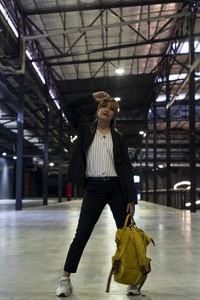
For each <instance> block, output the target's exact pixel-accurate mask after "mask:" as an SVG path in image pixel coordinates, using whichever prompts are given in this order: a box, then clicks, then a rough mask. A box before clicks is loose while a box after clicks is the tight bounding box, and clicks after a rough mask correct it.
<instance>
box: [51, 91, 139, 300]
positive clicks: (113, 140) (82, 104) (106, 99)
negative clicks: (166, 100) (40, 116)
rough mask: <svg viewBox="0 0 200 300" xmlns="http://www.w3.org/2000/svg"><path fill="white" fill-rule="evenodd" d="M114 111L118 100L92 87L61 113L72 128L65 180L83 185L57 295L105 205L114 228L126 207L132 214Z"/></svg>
mask: <svg viewBox="0 0 200 300" xmlns="http://www.w3.org/2000/svg"><path fill="white" fill-rule="evenodd" d="M95 111H96V120H94V114H95ZM117 112H118V103H117V102H116V101H115V100H113V99H111V98H110V96H109V95H108V94H107V93H106V92H96V93H93V94H92V96H89V97H88V98H86V99H81V100H78V101H75V102H73V103H72V104H70V105H68V107H67V118H68V120H69V122H70V123H71V125H72V126H73V127H74V129H75V130H76V131H77V132H78V139H77V141H76V145H74V149H73V155H72V158H71V161H70V165H69V169H68V180H69V181H70V182H71V183H74V184H78V185H80V186H83V187H84V189H85V190H84V197H83V203H82V207H81V212H80V217H79V223H78V227H77V231H76V234H75V237H74V240H73V242H72V244H71V246H70V248H69V252H68V255H67V258H66V262H65V266H64V273H63V277H62V278H61V280H59V282H58V283H59V286H58V288H57V290H56V295H57V296H60V297H62V296H69V295H70V294H71V293H72V285H71V281H70V274H71V273H75V272H76V270H77V267H78V264H79V261H80V258H81V255H82V253H83V250H84V248H85V245H86V243H87V241H88V239H89V237H90V235H91V233H92V230H93V228H94V226H95V224H96V222H97V221H98V219H99V217H100V214H101V212H102V210H103V208H104V207H105V205H106V204H108V205H109V206H110V208H111V210H112V213H113V217H114V219H115V222H116V226H117V228H121V227H123V224H124V220H125V217H126V214H127V213H130V214H131V215H134V211H135V206H134V204H135V203H136V202H137V197H136V191H135V188H134V183H133V171H132V166H131V163H130V160H129V156H128V151H127V147H126V145H125V141H124V137H123V135H122V134H121V133H120V132H119V131H118V130H117V129H116V128H115V119H116V116H117ZM92 117H93V118H92ZM77 170H78V171H77Z"/></svg>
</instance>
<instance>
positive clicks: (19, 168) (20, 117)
mask: <svg viewBox="0 0 200 300" xmlns="http://www.w3.org/2000/svg"><path fill="white" fill-rule="evenodd" d="M18 82H19V92H18V111H17V153H16V156H17V162H16V188H15V192H16V194H15V197H16V203H15V209H16V210H22V187H23V130H24V75H19V80H18Z"/></svg>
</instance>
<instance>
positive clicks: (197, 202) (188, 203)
mask: <svg viewBox="0 0 200 300" xmlns="http://www.w3.org/2000/svg"><path fill="white" fill-rule="evenodd" d="M195 203H196V204H197V205H198V204H200V200H196V201H195ZM191 205H192V204H191V202H186V203H185V206H186V207H189V206H191Z"/></svg>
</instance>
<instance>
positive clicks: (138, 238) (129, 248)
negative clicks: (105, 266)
mask: <svg viewBox="0 0 200 300" xmlns="http://www.w3.org/2000/svg"><path fill="white" fill-rule="evenodd" d="M130 217H131V224H130V225H129V226H127V224H128V220H129V218H130ZM115 241H116V244H117V249H116V252H115V255H114V256H113V257H112V269H111V271H110V275H109V278H108V284H107V288H106V292H109V289H110V281H111V278H112V274H114V280H115V281H116V282H119V283H122V284H127V285H133V286H138V294H141V292H140V289H141V287H142V286H143V284H144V282H145V280H146V278H147V275H148V273H149V272H151V266H150V261H151V259H150V258H148V257H146V252H147V246H148V244H149V243H150V242H152V243H153V245H154V246H155V244H154V241H153V239H152V238H150V237H149V236H148V235H147V234H146V233H145V232H144V231H143V230H141V229H139V228H138V227H137V226H136V224H135V222H134V220H133V217H132V216H130V215H127V217H126V220H125V223H124V227H123V228H122V229H118V230H117V232H116V239H115Z"/></svg>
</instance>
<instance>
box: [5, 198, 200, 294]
mask: <svg viewBox="0 0 200 300" xmlns="http://www.w3.org/2000/svg"><path fill="white" fill-rule="evenodd" d="M1 203H2V201H1ZM80 204H81V201H80V200H74V201H71V202H64V203H61V204H50V205H49V206H48V207H42V206H35V205H34V206H31V207H28V205H26V207H25V208H24V210H23V211H18V212H16V211H14V210H12V209H9V207H8V206H9V205H8V204H7V205H5V204H4V205H3V206H1V204H0V206H1V209H0V299H1V300H32V299H34V300H47V299H48V300H50V299H58V298H57V297H56V296H55V289H56V281H57V280H58V279H59V278H60V275H61V273H62V268H63V264H64V261H65V257H66V252H67V249H68V246H69V244H70V242H71V240H72V238H73V236H74V233H75V230H76V225H77V221H78V215H79V210H80ZM199 217H200V213H199V211H198V212H197V213H194V214H191V213H190V211H181V210H176V209H173V208H167V207H164V206H160V205H155V204H152V203H146V202H142V201H141V202H140V205H138V206H137V208H136V216H135V221H136V223H137V225H138V227H141V228H142V229H144V230H145V231H146V232H147V233H148V234H149V235H150V236H152V237H153V238H154V240H155V243H156V247H155V248H154V247H153V246H152V245H150V246H149V248H148V256H149V257H151V258H152V272H151V273H150V275H149V277H148V279H147V281H146V283H145V285H144V287H143V289H142V290H143V293H144V294H146V298H145V299H146V300H165V299H170V300H175V299H181V300H184V299H185V300H186V299H187V300H193V299H194V300H197V299H198V300H199V297H200V285H199V279H200V257H199V256H200V255H199V254H200V251H199V247H200V246H199V245H200V230H199V226H200V218H199ZM115 230H116V229H115V224H114V221H113V219H112V215H111V212H110V211H109V208H108V207H106V208H105V210H104V211H103V213H102V215H101V218H100V220H99V221H98V223H97V225H96V227H95V229H94V232H93V234H92V236H91V239H90V241H89V242H88V245H87V247H86V249H85V251H84V254H83V257H82V260H81V263H80V265H79V269H78V272H77V274H73V275H72V277H71V279H72V284H73V286H74V293H73V294H72V295H71V296H70V297H69V299H70V300H107V299H109V300H125V299H133V296H132V297H131V296H126V286H124V285H120V284H117V283H115V282H113V281H112V284H111V292H110V293H109V294H106V293H105V288H106V282H107V277H108V274H109V271H110V267H111V257H112V255H113V254H114V252H115V242H114V235H115ZM140 298H142V297H141V296H138V297H136V299H140ZM134 299H135V298H134Z"/></svg>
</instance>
